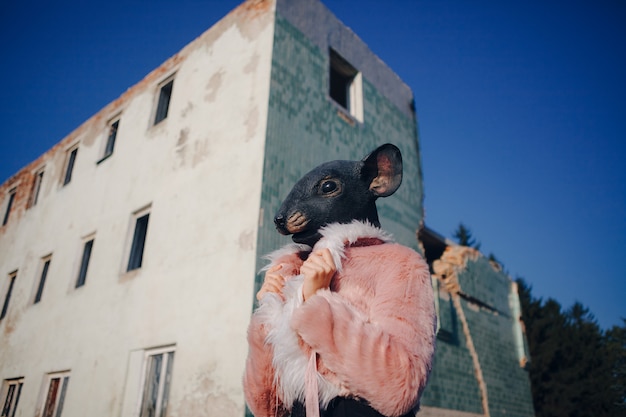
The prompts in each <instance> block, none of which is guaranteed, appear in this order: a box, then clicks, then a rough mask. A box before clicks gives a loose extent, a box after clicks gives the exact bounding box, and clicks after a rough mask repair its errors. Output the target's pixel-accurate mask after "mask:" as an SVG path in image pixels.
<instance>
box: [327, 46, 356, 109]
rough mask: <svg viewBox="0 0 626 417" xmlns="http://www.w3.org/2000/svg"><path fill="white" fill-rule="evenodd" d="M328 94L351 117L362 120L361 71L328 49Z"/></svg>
mask: <svg viewBox="0 0 626 417" xmlns="http://www.w3.org/2000/svg"><path fill="white" fill-rule="evenodd" d="M329 78H330V82H329V95H330V97H331V98H332V99H333V101H335V102H336V103H337V104H339V105H340V106H341V107H342V108H344V109H345V110H347V111H348V113H350V115H352V117H354V118H356V119H357V120H359V121H362V120H363V92H362V91H363V87H362V81H361V79H362V77H361V73H360V72H359V71H357V70H356V69H355V68H354V67H353V66H352V65H350V63H349V62H348V61H346V60H345V59H344V58H343V57H341V56H340V55H339V54H338V53H337V52H335V51H334V50H332V49H331V50H330V74H329Z"/></svg>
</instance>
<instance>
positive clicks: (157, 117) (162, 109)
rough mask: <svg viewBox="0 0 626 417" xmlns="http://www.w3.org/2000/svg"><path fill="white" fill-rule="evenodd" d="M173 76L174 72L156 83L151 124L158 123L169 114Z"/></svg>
mask: <svg viewBox="0 0 626 417" xmlns="http://www.w3.org/2000/svg"><path fill="white" fill-rule="evenodd" d="M175 76H176V74H172V75H170V76H169V77H167V78H165V79H164V80H163V81H161V82H160V83H159V84H158V85H157V89H156V97H155V104H154V110H153V115H152V126H156V125H158V124H160V123H161V122H163V121H164V120H166V119H167V117H168V116H169V113H170V108H171V106H172V94H173V92H174V81H175V79H176V77H175Z"/></svg>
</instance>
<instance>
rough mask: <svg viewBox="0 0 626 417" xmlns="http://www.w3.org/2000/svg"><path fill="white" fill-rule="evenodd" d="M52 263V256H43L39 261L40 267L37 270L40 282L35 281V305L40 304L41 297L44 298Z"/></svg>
mask: <svg viewBox="0 0 626 417" xmlns="http://www.w3.org/2000/svg"><path fill="white" fill-rule="evenodd" d="M51 263H52V254H49V255H46V256H43V257H42V258H41V259H40V261H39V267H38V268H37V276H38V277H39V279H38V280H35V282H36V285H35V288H34V295H33V299H32V300H33V304H39V302H40V301H41V297H42V296H43V290H44V287H45V285H46V279H47V277H48V273H49V272H50V264H51Z"/></svg>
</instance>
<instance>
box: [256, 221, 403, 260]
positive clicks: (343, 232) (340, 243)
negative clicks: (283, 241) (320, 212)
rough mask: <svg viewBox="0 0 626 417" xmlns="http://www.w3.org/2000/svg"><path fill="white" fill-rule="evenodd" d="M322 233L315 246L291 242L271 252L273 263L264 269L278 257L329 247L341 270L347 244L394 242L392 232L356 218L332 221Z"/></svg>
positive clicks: (270, 258) (270, 256)
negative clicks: (347, 221)
mask: <svg viewBox="0 0 626 417" xmlns="http://www.w3.org/2000/svg"><path fill="white" fill-rule="evenodd" d="M320 234H321V235H322V237H321V238H320V240H318V241H317V243H316V244H315V246H314V247H313V248H311V247H310V246H308V245H303V244H299V243H290V244H287V245H285V246H283V247H282V248H280V249H278V250H276V251H274V252H272V253H270V254H269V255H267V256H266V258H267V259H269V260H270V261H271V263H270V264H269V265H268V266H266V267H265V268H263V270H267V269H269V268H270V267H271V266H272V265H273V264H274V261H275V260H276V259H279V258H280V257H282V256H285V255H290V254H293V253H300V252H312V251H315V250H318V249H329V250H330V253H331V254H332V255H333V260H334V261H335V266H336V267H337V271H339V272H341V271H342V262H343V259H345V249H346V247H347V246H351V245H353V244H355V243H357V241H359V240H360V239H378V240H381V241H382V242H383V243H388V242H393V237H392V235H391V234H389V233H387V232H386V231H384V230H383V229H381V228H380V227H376V226H374V225H372V224H371V223H369V222H367V221H365V222H363V221H359V220H354V221H352V223H347V224H342V223H331V224H329V225H326V226H324V227H322V228H321V229H320Z"/></svg>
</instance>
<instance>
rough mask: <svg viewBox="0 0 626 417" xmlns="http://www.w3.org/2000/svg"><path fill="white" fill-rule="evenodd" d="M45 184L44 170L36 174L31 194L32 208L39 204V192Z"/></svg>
mask: <svg viewBox="0 0 626 417" xmlns="http://www.w3.org/2000/svg"><path fill="white" fill-rule="evenodd" d="M42 182H43V170H41V171H39V172H37V173H36V174H35V182H34V183H33V190H32V192H31V194H30V206H34V205H35V204H37V200H38V199H39V191H40V190H41V183H42Z"/></svg>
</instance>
